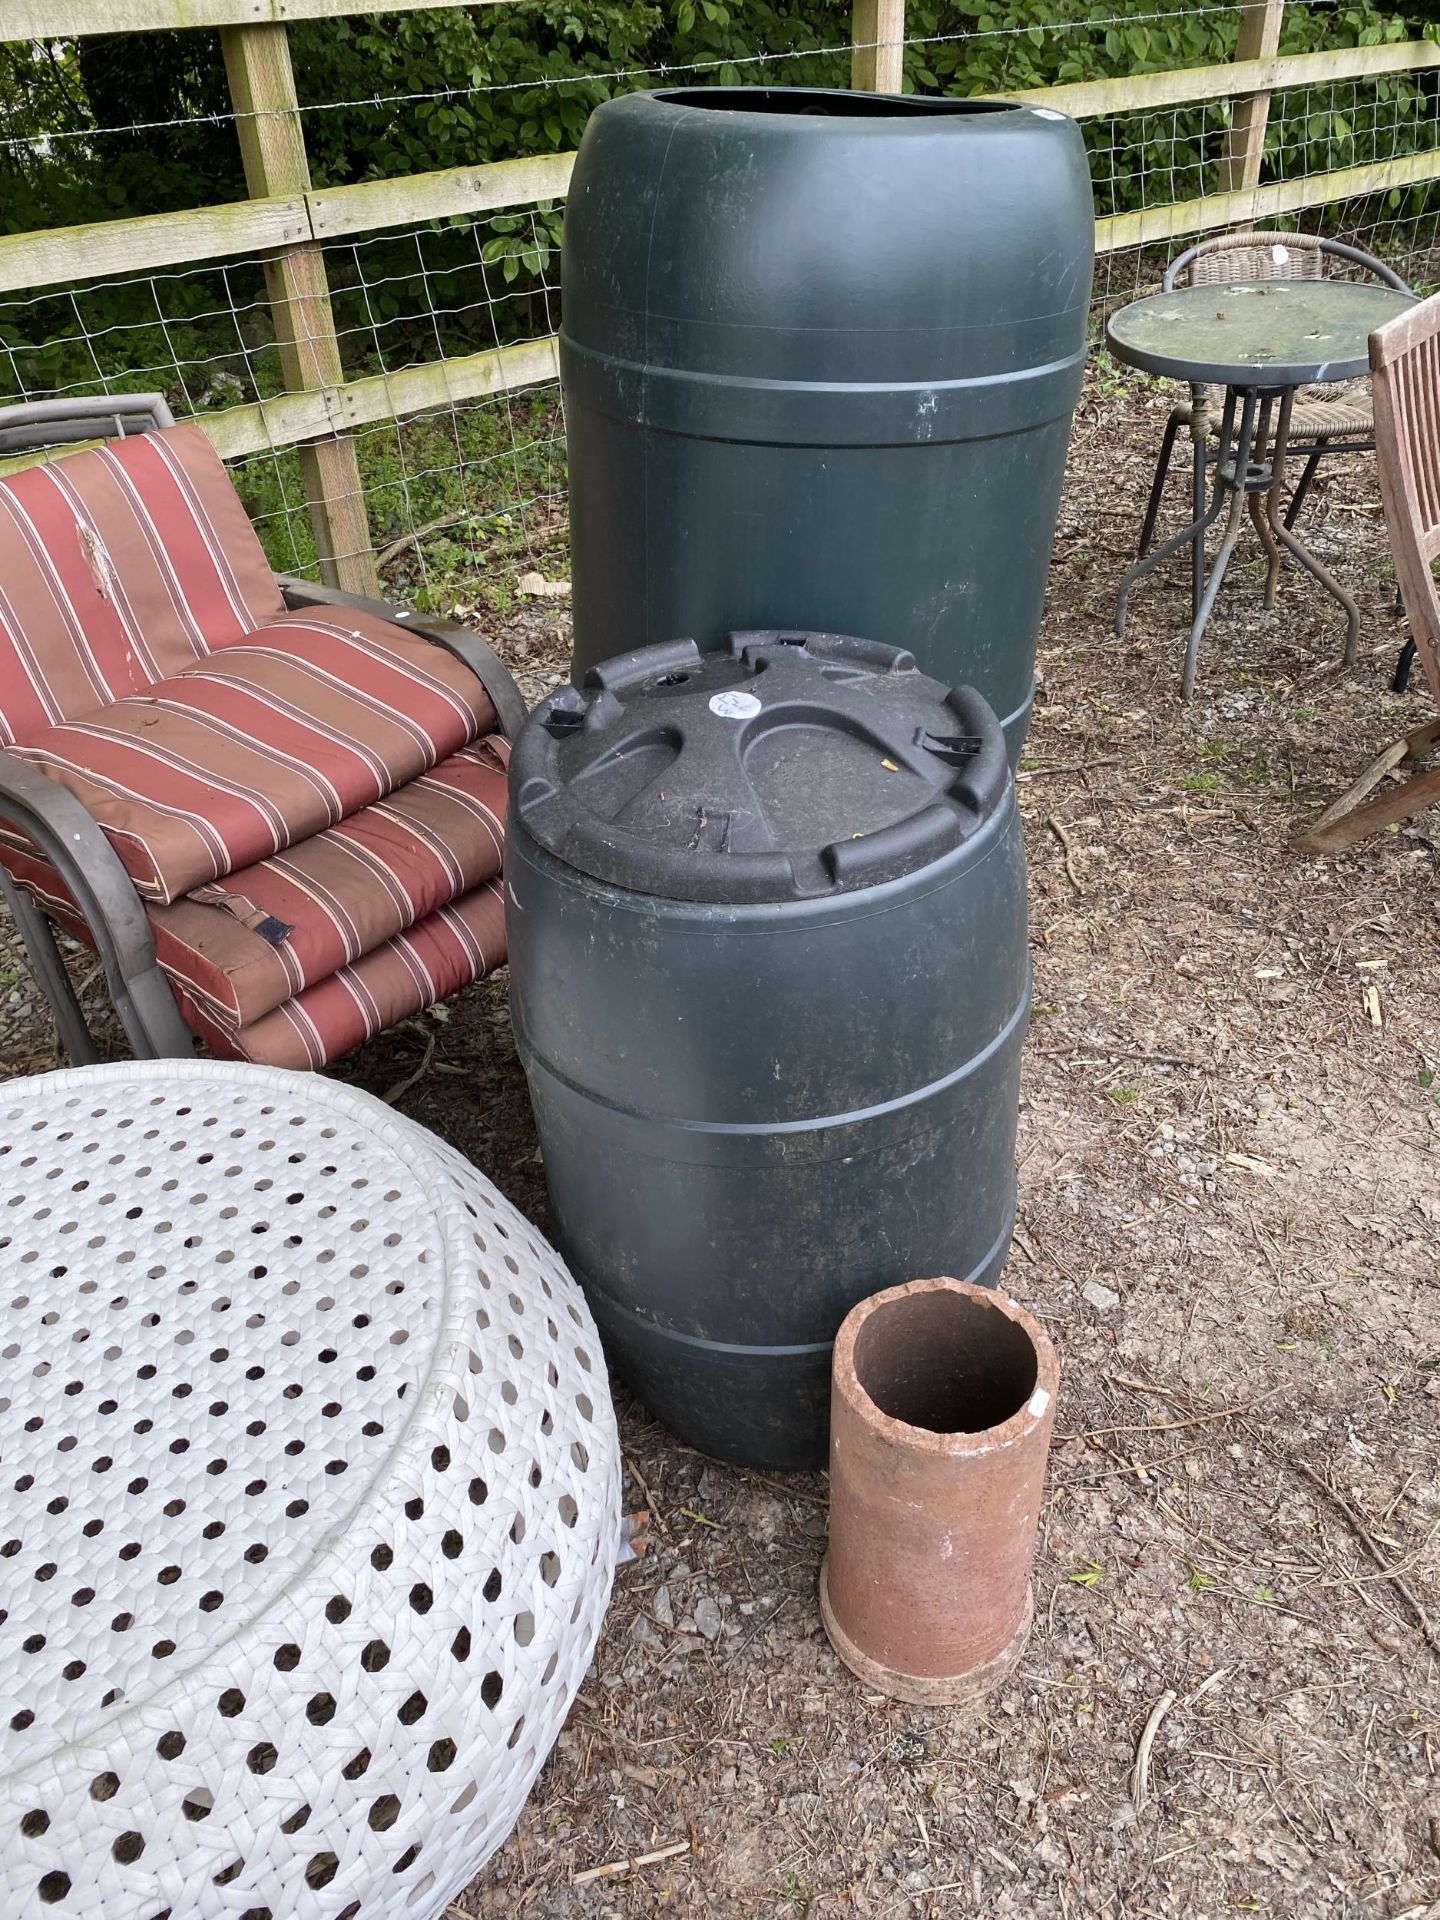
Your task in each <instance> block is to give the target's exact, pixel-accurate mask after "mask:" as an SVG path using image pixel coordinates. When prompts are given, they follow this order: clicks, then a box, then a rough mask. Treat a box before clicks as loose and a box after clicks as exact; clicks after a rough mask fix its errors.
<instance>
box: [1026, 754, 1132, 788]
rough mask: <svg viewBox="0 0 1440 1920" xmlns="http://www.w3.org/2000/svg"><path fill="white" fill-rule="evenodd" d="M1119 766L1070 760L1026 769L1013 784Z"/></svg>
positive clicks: (1106, 762)
mask: <svg viewBox="0 0 1440 1920" xmlns="http://www.w3.org/2000/svg"><path fill="white" fill-rule="evenodd" d="M1119 765H1121V762H1120V761H1119V760H1071V761H1067V762H1066V763H1065V765H1063V766H1054V767H1026V768H1025V769H1024V771H1023V772H1022V773H1017V774H1016V776H1015V784H1016V785H1017V786H1019V785H1020V783H1021V782H1022V781H1025V780H1038V779H1039V777H1040V775H1041V774H1042V773H1092V772H1093V771H1094V770H1095V768H1096V767H1118V766H1119Z"/></svg>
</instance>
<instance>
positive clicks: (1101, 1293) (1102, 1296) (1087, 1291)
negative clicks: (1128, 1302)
mask: <svg viewBox="0 0 1440 1920" xmlns="http://www.w3.org/2000/svg"><path fill="white" fill-rule="evenodd" d="M1080 1298H1081V1299H1082V1300H1088V1301H1089V1303H1090V1305H1091V1306H1092V1307H1094V1308H1095V1309H1096V1311H1097V1312H1099V1313H1108V1312H1109V1311H1110V1309H1111V1308H1112V1307H1118V1306H1119V1304H1120V1296H1119V1294H1118V1293H1116V1291H1115V1289H1114V1288H1113V1287H1102V1286H1101V1284H1100V1282H1099V1281H1098V1280H1087V1281H1086V1282H1085V1284H1084V1286H1083V1287H1082V1288H1081V1289H1080Z"/></svg>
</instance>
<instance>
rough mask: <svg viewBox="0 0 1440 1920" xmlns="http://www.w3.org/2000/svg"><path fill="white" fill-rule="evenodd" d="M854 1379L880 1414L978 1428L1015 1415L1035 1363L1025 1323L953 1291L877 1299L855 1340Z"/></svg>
mask: <svg viewBox="0 0 1440 1920" xmlns="http://www.w3.org/2000/svg"><path fill="white" fill-rule="evenodd" d="M853 1365H854V1369H855V1378H856V1380H857V1381H858V1382H859V1384H860V1386H861V1388H862V1389H863V1390H864V1392H865V1393H866V1394H867V1395H868V1396H869V1398H870V1400H871V1401H872V1402H873V1403H874V1405H875V1406H876V1407H877V1408H878V1409H879V1411H880V1412H881V1413H883V1414H885V1415H887V1416H888V1418H890V1419H891V1420H898V1421H900V1422H902V1423H903V1424H904V1425H905V1426H907V1427H920V1428H923V1429H924V1430H925V1431H926V1432H928V1433H984V1432H985V1431H986V1430H987V1429H988V1428H990V1427H998V1426H1001V1425H1003V1423H1004V1422H1005V1421H1006V1420H1009V1419H1010V1418H1011V1417H1012V1415H1014V1414H1017V1413H1018V1412H1019V1411H1020V1409H1021V1408H1022V1407H1023V1406H1024V1405H1025V1403H1026V1401H1027V1400H1028V1399H1029V1398H1030V1395H1031V1394H1032V1393H1033V1392H1034V1391H1035V1384H1036V1381H1037V1380H1038V1378H1039V1372H1040V1365H1039V1359H1038V1356H1037V1355H1036V1352H1035V1343H1034V1341H1033V1340H1032V1339H1031V1338H1030V1335H1029V1333H1028V1332H1027V1331H1026V1329H1025V1327H1024V1326H1023V1325H1022V1324H1021V1323H1020V1322H1019V1321H1017V1320H1012V1319H1011V1318H1010V1317H1009V1315H1008V1314H1005V1313H1002V1312H1000V1311H999V1310H998V1309H997V1308H996V1307H995V1305H994V1304H993V1303H992V1302H991V1301H988V1300H979V1299H976V1298H975V1296H974V1295H973V1294H965V1293H958V1292H951V1291H949V1290H946V1291H943V1292H935V1293H897V1294H893V1295H891V1296H890V1297H889V1298H882V1299H881V1300H879V1301H877V1302H876V1303H875V1305H874V1308H873V1310H872V1311H871V1313H870V1314H869V1316H868V1317H867V1318H866V1320H865V1322H864V1324H863V1325H862V1327H861V1328H860V1332H859V1336H858V1338H857V1339H856V1341H855V1353H854V1360H853Z"/></svg>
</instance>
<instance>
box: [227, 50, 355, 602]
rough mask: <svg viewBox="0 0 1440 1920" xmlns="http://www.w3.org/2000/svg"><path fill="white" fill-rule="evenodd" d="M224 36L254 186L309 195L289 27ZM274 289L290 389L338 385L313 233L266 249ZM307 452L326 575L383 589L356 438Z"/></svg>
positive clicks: (309, 446) (304, 461) (322, 441)
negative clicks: (361, 479) (296, 241)
mask: <svg viewBox="0 0 1440 1920" xmlns="http://www.w3.org/2000/svg"><path fill="white" fill-rule="evenodd" d="M220 42H221V46H222V48H223V50H224V54H225V71H226V73H227V75H228V76H229V81H230V97H231V99H232V100H233V102H234V105H235V112H236V114H237V116H238V118H237V119H236V122H235V125H236V129H237V131H238V133H239V136H240V153H241V157H242V159H243V160H244V162H245V184H246V185H247V186H248V187H249V188H250V191H251V192H252V193H254V194H257V195H259V196H262V197H265V198H272V197H275V196H284V195H292V196H293V195H296V194H301V195H303V194H305V193H307V192H308V191H309V187H310V163H309V161H308V160H307V158H306V156H305V133H304V128H303V126H302V124H301V120H300V113H299V102H298V100H297V98H296V93H295V74H294V71H293V69H292V67H291V65H290V46H289V42H288V40H287V38H286V33H285V28H284V27H282V26H273V25H271V26H262V27H226V28H224V29H223V30H222V32H221V35H220ZM265 287H266V291H267V293H268V294H269V297H270V311H271V314H272V315H273V317H274V322H275V344H276V346H277V347H278V348H279V350H280V369H281V372H282V373H283V375H284V378H285V384H286V386H287V387H289V388H290V389H291V390H292V391H293V392H297V393H308V392H312V391H315V390H320V391H322V392H323V391H324V390H325V389H326V388H330V387H338V386H339V385H340V383H341V381H342V380H343V379H344V377H345V376H344V372H343V370H342V368H341V364H340V343H339V341H338V340H337V339H336V337H335V314H334V310H333V308H332V307H331V305H330V288H329V284H328V282H327V280H326V277H325V256H324V254H323V253H322V252H321V250H320V246H319V243H318V242H317V241H315V240H313V239H305V240H302V241H299V242H298V243H296V244H294V245H290V246H285V247H280V248H278V249H277V250H276V251H275V252H273V253H270V254H267V256H266V259H265ZM299 457H300V473H301V479H302V481H303V484H304V487H305V500H306V504H307V506H308V507H309V510H310V525H311V527H312V529H313V530H314V534H315V552H316V557H317V559H318V561H319V564H320V577H321V579H322V580H324V581H325V582H326V583H327V585H330V586H335V587H343V588H344V589H345V591H346V592H347V593H374V592H375V589H376V584H377V583H376V577H375V558H374V553H373V551H372V549H371V545H370V525H369V520H368V517H367V515H366V511H365V495H364V490H363V488H362V486H361V483H360V462H359V459H358V457H357V455H356V452H355V442H354V441H353V440H351V439H348V438H347V437H346V436H345V435H343V434H339V433H328V434H324V435H322V436H320V437H317V438H315V439H313V440H306V441H305V442H304V443H303V444H302V445H301V447H300V455H299Z"/></svg>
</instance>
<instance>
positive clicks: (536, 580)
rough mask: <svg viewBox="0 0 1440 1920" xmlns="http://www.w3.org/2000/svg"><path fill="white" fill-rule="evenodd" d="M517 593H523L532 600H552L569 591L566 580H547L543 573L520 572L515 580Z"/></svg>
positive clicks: (568, 583)
mask: <svg viewBox="0 0 1440 1920" xmlns="http://www.w3.org/2000/svg"><path fill="white" fill-rule="evenodd" d="M515 589H516V591H517V593H525V594H528V595H529V596H530V598H531V599H532V600H553V599H556V598H558V597H560V596H561V595H563V594H567V593H569V591H570V582H569V581H568V580H547V579H546V578H545V576H544V574H543V573H522V574H521V576H520V578H519V579H518V580H517V581H516V582H515Z"/></svg>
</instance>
